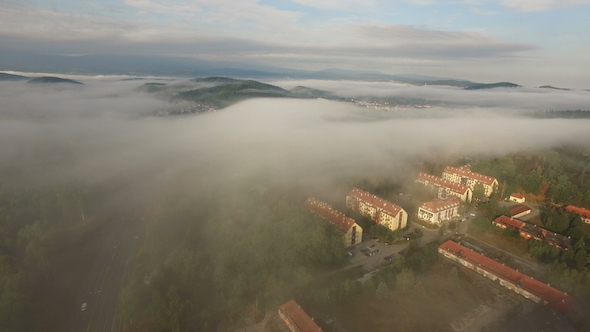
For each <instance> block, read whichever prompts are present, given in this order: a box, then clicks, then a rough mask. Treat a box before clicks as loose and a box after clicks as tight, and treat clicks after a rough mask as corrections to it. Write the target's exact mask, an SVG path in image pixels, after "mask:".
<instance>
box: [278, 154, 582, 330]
mask: <svg viewBox="0 0 590 332" xmlns="http://www.w3.org/2000/svg"><path fill="white" fill-rule="evenodd" d="M416 182H417V183H420V184H422V185H424V186H425V187H426V188H430V189H432V190H435V191H437V198H435V199H432V200H430V201H427V202H424V203H423V204H422V205H421V206H420V207H419V208H418V210H417V211H415V216H416V217H417V218H418V219H420V220H422V221H424V222H426V223H429V224H431V225H434V226H443V225H445V224H447V223H449V222H451V221H454V220H460V219H461V218H463V217H464V216H463V214H464V213H465V211H464V209H462V208H461V205H462V204H467V203H471V202H472V200H474V191H475V192H477V191H480V194H483V196H484V197H486V198H489V197H490V196H491V195H492V193H494V192H495V191H497V190H498V180H497V179H495V178H493V177H490V176H486V175H483V174H478V173H475V172H472V171H471V168H470V166H469V165H466V166H462V167H451V166H447V167H445V169H444V171H443V174H442V177H438V176H434V175H430V174H426V173H419V174H418V177H417V179H416ZM506 199H507V200H508V201H510V202H514V203H516V205H514V206H512V207H510V209H509V211H510V216H505V215H502V216H499V217H497V218H496V219H494V220H493V221H491V223H492V224H493V225H494V226H496V227H499V228H501V229H514V230H516V231H517V232H518V234H519V236H521V237H522V238H524V239H527V240H536V241H545V242H547V243H549V244H551V245H553V246H555V247H556V248H558V249H559V250H562V251H564V250H569V249H571V247H572V240H571V239H570V238H569V237H567V236H563V235H560V234H557V233H555V232H551V231H549V230H547V229H544V228H542V227H539V226H537V225H534V224H529V223H527V222H524V221H522V220H519V219H518V218H520V217H522V216H525V215H527V214H529V213H530V212H531V208H530V207H528V206H526V205H523V204H522V203H524V202H525V197H524V196H523V195H521V194H519V193H512V194H510V195H509V196H508V197H506ZM304 205H305V207H306V208H307V209H308V210H309V211H310V212H311V213H313V214H315V215H317V216H319V217H321V218H322V219H324V220H326V221H328V222H329V223H331V224H332V225H334V226H335V227H337V228H338V229H339V230H340V231H341V232H342V240H343V242H344V245H345V247H352V246H355V245H357V244H359V243H361V242H362V241H363V229H362V227H361V226H360V225H359V224H358V223H357V222H356V221H355V220H353V219H352V218H350V217H347V216H346V215H345V214H343V213H341V212H339V211H337V210H335V209H333V208H332V207H331V206H330V205H329V204H327V203H324V202H321V201H319V200H317V199H316V198H313V197H309V198H308V199H307V200H306V202H305V203H304ZM346 206H347V207H348V208H349V209H350V210H352V211H354V212H357V213H359V214H360V215H362V216H364V217H367V218H370V219H371V220H372V221H374V222H375V224H377V225H382V226H384V227H386V228H387V229H389V230H391V231H397V230H401V229H404V228H406V226H408V212H407V211H405V210H404V209H403V208H402V207H400V206H398V205H396V204H394V203H391V202H389V201H387V200H385V199H382V198H380V197H378V196H376V195H373V194H371V193H369V192H366V191H363V190H361V189H359V188H352V190H350V192H349V193H348V194H347V196H346ZM565 209H566V210H567V211H570V212H574V213H577V214H579V215H580V217H581V218H582V220H583V221H584V222H585V223H589V224H590V210H587V209H583V208H579V207H575V206H566V207H565ZM438 253H439V254H440V255H441V256H442V257H444V258H446V259H448V260H449V261H453V262H456V263H458V264H459V265H460V266H462V267H463V268H465V269H469V270H472V271H474V272H476V273H478V274H479V275H481V276H482V277H484V278H487V279H490V280H493V281H496V282H498V283H499V284H500V285H501V286H503V287H505V288H507V289H509V290H511V291H513V292H515V293H517V294H520V295H522V296H523V297H525V298H526V299H529V300H531V301H533V302H535V303H540V304H543V305H546V306H548V307H551V308H553V309H555V310H558V311H560V312H562V313H564V314H570V313H574V314H575V313H577V312H578V311H579V310H580V309H579V306H578V304H577V302H576V301H575V299H574V298H572V297H571V296H570V295H568V294H566V293H565V292H562V291H560V290H558V289H555V288H553V287H551V286H550V285H548V284H545V283H543V282H540V281H538V280H535V279H534V278H532V277H530V276H528V275H526V274H524V273H522V272H519V271H517V270H515V269H512V268H510V267H508V266H505V265H504V264H502V263H500V262H498V261H497V260H494V259H492V258H489V257H486V256H485V255H484V254H482V253H479V252H476V251H475V250H472V249H470V248H467V247H465V246H463V245H461V244H459V243H457V242H455V241H452V240H448V241H446V242H444V243H442V244H441V245H440V246H439V247H438ZM278 313H279V316H280V318H281V319H282V320H283V321H284V323H285V324H286V326H287V327H288V328H289V329H290V330H291V331H294V332H312V331H313V332H317V331H322V329H321V328H320V327H319V326H318V325H317V324H316V323H315V321H314V318H313V317H310V316H309V315H308V314H307V313H306V312H305V311H304V310H303V309H302V308H301V306H300V305H299V304H297V303H296V302H295V300H290V301H288V302H287V303H285V304H283V305H281V306H280V307H279V308H278Z"/></svg>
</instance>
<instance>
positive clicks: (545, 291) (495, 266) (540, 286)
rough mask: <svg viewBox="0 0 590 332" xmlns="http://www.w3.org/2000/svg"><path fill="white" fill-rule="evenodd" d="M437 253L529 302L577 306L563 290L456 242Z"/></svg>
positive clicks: (566, 308)
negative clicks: (495, 282)
mask: <svg viewBox="0 0 590 332" xmlns="http://www.w3.org/2000/svg"><path fill="white" fill-rule="evenodd" d="M438 252H439V254H441V255H443V256H444V257H446V258H448V259H450V260H452V261H455V262H458V263H459V264H461V265H463V266H464V267H466V268H468V269H470V270H473V271H475V272H477V273H479V274H481V275H482V276H484V277H486V278H488V279H491V280H493V281H497V282H498V283H499V284H500V285H502V286H504V287H506V288H508V289H510V290H512V291H514V292H516V293H518V294H520V295H522V296H524V297H526V298H527V299H529V300H532V301H533V302H536V303H540V304H543V305H547V306H549V307H551V308H553V309H557V310H559V311H561V312H562V313H564V314H568V313H572V314H576V313H578V312H579V310H580V306H579V305H578V303H577V302H576V300H575V299H574V298H572V297H571V296H569V295H567V294H566V293H564V292H562V291H560V290H558V289H555V288H553V287H551V286H549V285H546V284H544V283H542V282H540V281H538V280H535V279H533V278H531V277H529V276H527V275H526V274H524V273H521V272H518V271H516V270H514V269H511V268H509V267H507V266H505V265H503V264H502V263H500V262H497V261H495V260H493V259H491V258H489V257H486V256H484V255H481V254H479V253H477V252H475V251H473V250H471V249H468V248H466V247H464V246H462V245H460V244H458V243H456V242H453V241H447V242H445V243H443V244H441V245H440V246H439V247H438Z"/></svg>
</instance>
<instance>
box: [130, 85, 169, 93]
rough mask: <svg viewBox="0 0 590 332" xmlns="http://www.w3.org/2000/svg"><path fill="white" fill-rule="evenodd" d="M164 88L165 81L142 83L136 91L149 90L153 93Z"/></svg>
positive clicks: (165, 86)
mask: <svg viewBox="0 0 590 332" xmlns="http://www.w3.org/2000/svg"><path fill="white" fill-rule="evenodd" d="M165 88H167V85H166V84H165V83H151V82H150V83H144V84H143V85H142V86H140V87H138V88H137V90H138V91H143V92H149V93H154V92H159V91H162V90H164V89H165Z"/></svg>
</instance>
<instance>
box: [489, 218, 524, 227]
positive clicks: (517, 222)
mask: <svg viewBox="0 0 590 332" xmlns="http://www.w3.org/2000/svg"><path fill="white" fill-rule="evenodd" d="M494 222H495V223H499V224H504V225H507V226H511V227H514V228H517V229H521V228H523V227H524V225H525V222H524V221H520V220H518V219H514V218H511V217H507V216H499V217H498V218H496V219H494Z"/></svg>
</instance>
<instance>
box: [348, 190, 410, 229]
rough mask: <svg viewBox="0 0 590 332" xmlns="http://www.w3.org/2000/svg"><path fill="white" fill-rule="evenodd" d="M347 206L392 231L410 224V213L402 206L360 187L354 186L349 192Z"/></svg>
mask: <svg viewBox="0 0 590 332" xmlns="http://www.w3.org/2000/svg"><path fill="white" fill-rule="evenodd" d="M346 206H347V207H348V208H350V209H352V210H354V211H357V212H359V213H360V214H362V215H364V216H366V217H369V218H371V220H373V221H374V222H376V223H377V224H379V225H383V226H385V227H387V228H389V229H390V230H392V231H396V230H398V229H400V228H404V227H406V225H407V224H408V214H407V213H406V211H405V210H404V209H402V208H401V207H400V206H397V205H395V204H393V203H391V202H388V201H386V200H384V199H382V198H379V197H377V196H375V195H373V194H371V193H368V192H366V191H363V190H360V189H359V188H352V190H351V191H350V192H349V193H348V195H347V196H346Z"/></svg>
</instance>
